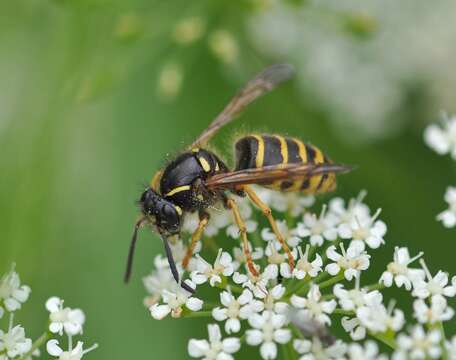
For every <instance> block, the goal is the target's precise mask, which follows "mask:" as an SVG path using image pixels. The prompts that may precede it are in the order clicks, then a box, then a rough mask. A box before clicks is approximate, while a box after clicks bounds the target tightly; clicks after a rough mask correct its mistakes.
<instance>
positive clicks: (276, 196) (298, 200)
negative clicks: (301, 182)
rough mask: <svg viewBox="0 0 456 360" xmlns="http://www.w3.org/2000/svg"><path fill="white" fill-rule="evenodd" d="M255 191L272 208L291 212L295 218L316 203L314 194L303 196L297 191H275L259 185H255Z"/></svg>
mask: <svg viewBox="0 0 456 360" xmlns="http://www.w3.org/2000/svg"><path fill="white" fill-rule="evenodd" d="M255 192H257V195H258V196H259V197H260V199H261V200H262V201H263V202H265V203H266V204H268V205H269V206H270V207H271V209H273V210H276V211H278V212H282V213H289V214H290V215H291V216H293V217H294V218H296V217H298V216H299V215H301V214H302V213H303V212H304V211H305V210H306V209H307V208H309V207H311V206H312V205H313V204H314V203H315V197H314V196H312V195H309V196H302V195H301V194H299V193H295V192H281V191H274V190H269V189H266V188H262V187H258V186H255Z"/></svg>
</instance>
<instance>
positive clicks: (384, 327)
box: [144, 189, 456, 359]
mask: <svg viewBox="0 0 456 360" xmlns="http://www.w3.org/2000/svg"><path fill="white" fill-rule="evenodd" d="M257 190H258V193H259V195H260V197H261V198H262V199H263V201H265V202H266V203H267V204H268V205H269V206H270V207H271V208H273V209H274V210H275V211H274V215H275V216H276V217H277V218H278V225H279V228H280V230H281V231H282V233H283V235H284V237H285V239H286V242H287V244H288V246H289V247H290V249H291V251H292V254H293V257H294V259H295V267H294V269H293V270H292V269H291V268H290V265H289V263H288V259H287V256H286V254H285V253H284V251H283V250H282V248H281V246H280V243H279V242H278V240H277V238H276V237H275V235H274V233H273V231H272V230H271V229H269V228H268V227H263V226H262V225H261V224H262V219H261V216H262V214H261V213H260V212H259V211H255V210H253V209H252V208H250V210H246V207H247V206H249V207H250V205H248V204H244V205H243V207H244V210H243V212H244V214H245V215H246V216H247V218H248V219H249V221H251V222H252V223H254V224H255V230H252V231H251V232H250V233H249V234H248V235H249V239H250V242H251V247H252V249H251V250H252V251H253V258H254V262H255V266H256V268H257V271H258V276H253V275H252V274H251V273H250V272H249V271H248V268H247V266H246V261H245V258H244V254H243V252H242V250H241V249H239V248H237V247H234V248H233V249H232V250H230V249H229V248H223V249H222V248H220V247H219V246H218V245H217V242H218V241H219V239H220V241H222V239H223V238H225V239H226V237H227V236H231V235H230V234H231V233H232V230H229V229H230V227H232V226H235V225H233V222H234V221H233V220H232V218H231V215H230V214H229V213H224V216H225V217H226V219H225V220H224V221H223V222H222V221H217V223H216V224H217V225H214V224H213V229H215V228H217V231H214V230H211V235H210V236H209V238H206V239H205V241H206V242H207V243H208V244H209V246H208V247H207V248H206V246H205V247H204V249H199V251H198V252H197V253H196V254H195V255H194V256H193V259H192V261H191V263H190V269H189V271H188V273H187V274H185V273H184V271H183V269H182V266H181V260H182V258H183V254H184V253H185V246H184V245H183V243H182V241H181V240H179V241H178V242H177V243H176V244H175V245H173V252H174V256H175V259H177V260H178V264H177V266H178V269H179V271H180V272H181V275H184V276H185V275H186V277H188V278H189V279H188V280H186V281H187V284H188V285H190V286H192V287H193V288H194V289H195V290H196V292H195V294H190V293H188V292H187V291H185V290H184V289H182V288H180V286H179V285H178V284H176V283H175V282H174V280H173V278H172V276H171V274H170V269H169V265H168V264H167V261H166V259H165V258H164V257H163V256H157V258H156V259H155V268H154V269H153V270H152V272H151V274H150V275H148V276H147V277H145V278H144V284H145V287H146V289H147V291H148V293H149V295H148V297H147V298H146V301H145V304H146V306H147V307H148V308H149V309H150V312H151V315H152V317H153V318H155V319H163V318H165V317H166V316H167V315H169V314H170V315H171V316H172V317H174V318H179V317H208V318H211V319H212V320H213V321H215V322H218V324H210V325H209V327H208V332H209V339H208V340H197V339H191V340H190V342H189V344H188V352H189V355H190V356H191V357H194V358H203V359H233V356H234V355H233V354H234V353H237V352H238V351H242V347H243V346H244V345H247V346H253V347H258V351H259V354H260V356H261V358H263V359H276V358H278V356H279V355H278V354H279V348H282V350H280V351H284V352H285V353H293V354H294V357H293V358H297V357H299V359H386V358H388V357H389V356H391V357H394V358H395V359H408V358H411V359H424V358H426V357H428V358H432V359H437V358H440V357H441V356H443V354H447V353H449V351H450V350H449V349H450V348H453V347H455V346H456V338H455V339H453V340H446V339H445V337H444V332H443V323H444V322H445V321H448V320H450V319H452V318H453V315H454V310H453V309H452V308H451V307H450V306H449V304H448V298H450V297H453V296H455V294H456V277H454V278H453V279H452V282H450V280H449V276H448V274H446V273H444V272H442V271H439V272H438V273H437V274H436V275H434V276H433V275H432V274H431V273H430V272H429V270H428V268H427V266H426V264H425V263H424V261H423V259H422V256H423V254H422V253H418V254H417V255H416V256H413V257H412V256H410V255H409V250H408V249H407V248H405V247H401V248H399V247H396V249H395V251H394V255H393V259H392V261H391V262H390V263H389V264H387V266H386V269H385V271H384V272H383V274H382V275H381V277H380V278H379V281H378V282H377V283H374V284H370V285H362V284H361V278H362V276H361V275H362V273H363V272H365V271H367V270H368V269H369V267H370V264H371V262H372V256H373V255H372V251H373V250H375V249H377V248H378V247H380V246H381V245H383V244H384V243H385V239H384V237H385V235H386V232H387V226H386V225H385V223H384V222H383V221H381V220H380V219H379V216H380V210H377V211H374V212H372V211H371V210H370V209H369V207H368V206H367V205H366V204H365V203H363V199H364V196H365V193H364V192H362V193H361V194H360V195H359V196H358V197H357V198H355V199H352V200H350V201H349V202H348V203H346V202H345V201H344V200H343V199H340V198H334V199H332V200H331V201H329V203H328V204H327V205H323V206H322V209H321V211H320V212H319V213H318V215H315V214H314V213H313V212H311V211H310V210H309V209H308V206H310V205H312V203H313V201H311V202H309V201H308V199H305V198H299V195H293V196H295V199H294V200H291V196H290V195H289V194H287V195H283V194H281V193H276V192H272V191H269V190H264V189H257ZM281 197H282V198H281ZM277 203H281V204H287V206H282V207H281V208H280V210H278V209H277V206H276V204H277ZM290 204H292V205H290ZM297 204H299V205H297ZM291 211H293V214H294V216H290V212H291ZM280 217H282V219H280ZM190 221H193V219H192V218H190ZM220 224H223V226H221V225H220ZM186 226H188V225H186ZM192 228H193V227H186V229H187V231H190V230H191V229H192ZM222 230H223V231H224V232H225V234H224V235H225V236H223V234H222V236H219V237H216V236H215V234H218V233H221V232H222ZM236 234H237V232H236ZM211 250H213V253H212V255H210V254H211ZM418 261H419V263H418ZM414 265H415V266H414ZM392 286H395V287H397V288H401V289H402V291H405V292H406V293H407V294H409V295H410V296H411V297H413V298H414V299H415V300H414V302H413V309H412V308H410V309H407V310H401V309H399V308H398V307H396V304H395V301H394V300H392V299H391V300H390V301H386V300H385V298H384V296H383V294H382V293H381V290H382V289H383V288H385V287H392ZM203 287H206V288H208V289H209V290H210V292H208V293H211V294H212V297H210V295H209V296H208V298H207V299H202V298H200V295H199V294H200V289H201V288H203ZM205 294H206V292H205ZM404 312H409V313H413V316H414V318H415V319H416V322H415V324H414V327H413V328H410V331H409V332H407V331H404V328H405V323H406V316H405V314H404ZM298 319H304V320H298ZM337 324H340V327H341V328H342V329H343V331H345V332H346V333H347V335H348V336H349V337H350V338H351V339H352V342H351V343H346V342H343V341H342V340H335V339H333V338H332V335H330V334H329V332H328V327H329V326H334V325H335V326H337ZM221 328H222V329H223V330H224V332H225V333H226V334H227V337H223V336H222V331H221ZM378 343H384V344H386V345H388V346H389V347H390V348H391V351H390V354H380V353H379V347H378Z"/></svg>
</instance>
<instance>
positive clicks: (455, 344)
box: [445, 335, 456, 360]
mask: <svg viewBox="0 0 456 360" xmlns="http://www.w3.org/2000/svg"><path fill="white" fill-rule="evenodd" d="M445 349H446V351H447V356H448V359H450V360H456V335H455V336H453V337H452V338H451V339H450V340H449V341H446V342H445Z"/></svg>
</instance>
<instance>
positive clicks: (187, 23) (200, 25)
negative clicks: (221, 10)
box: [172, 17, 205, 45]
mask: <svg viewBox="0 0 456 360" xmlns="http://www.w3.org/2000/svg"><path fill="white" fill-rule="evenodd" d="M204 28H205V24H204V21H203V20H202V19H201V18H199V17H189V18H186V19H182V20H180V21H179V22H178V23H177V24H176V26H175V27H174V30H173V34H172V37H173V40H174V41H175V42H176V43H178V44H180V45H189V44H191V43H193V42H195V41H197V40H198V39H199V38H201V36H202V35H203V34H204Z"/></svg>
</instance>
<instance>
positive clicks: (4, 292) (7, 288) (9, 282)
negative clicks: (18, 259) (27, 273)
mask: <svg viewBox="0 0 456 360" xmlns="http://www.w3.org/2000/svg"><path fill="white" fill-rule="evenodd" d="M30 292H31V289H30V287H28V286H27V285H22V286H21V280H20V278H19V274H18V273H17V272H16V271H14V265H13V266H12V268H11V270H10V271H9V272H8V273H7V274H5V275H4V276H3V277H2V278H1V279H0V303H2V302H3V306H4V307H5V309H6V311H9V312H13V311H16V310H19V309H20V308H21V306H22V304H23V303H25V302H26V301H27V299H28V298H29V295H30ZM0 309H2V307H1V306H0ZM2 314H3V309H2V310H0V318H1V317H2V316H1V315H2Z"/></svg>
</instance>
